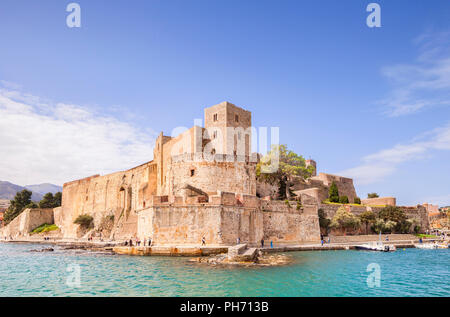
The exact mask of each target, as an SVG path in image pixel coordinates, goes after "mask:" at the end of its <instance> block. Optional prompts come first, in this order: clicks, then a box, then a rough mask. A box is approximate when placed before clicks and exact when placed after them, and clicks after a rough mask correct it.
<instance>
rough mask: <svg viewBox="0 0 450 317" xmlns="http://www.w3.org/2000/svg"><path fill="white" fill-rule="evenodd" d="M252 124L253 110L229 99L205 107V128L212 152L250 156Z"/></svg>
mask: <svg viewBox="0 0 450 317" xmlns="http://www.w3.org/2000/svg"><path fill="white" fill-rule="evenodd" d="M251 126H252V115H251V112H250V111H247V110H244V109H242V108H239V107H237V106H235V105H233V104H232V103H229V102H227V101H224V102H222V103H219V104H218V105H215V106H212V107H209V108H206V109H205V129H206V131H207V132H206V133H207V134H208V136H209V139H210V140H211V146H212V148H211V152H212V153H215V154H225V155H227V156H234V157H241V158H242V157H244V156H245V157H248V156H249V155H250V153H251Z"/></svg>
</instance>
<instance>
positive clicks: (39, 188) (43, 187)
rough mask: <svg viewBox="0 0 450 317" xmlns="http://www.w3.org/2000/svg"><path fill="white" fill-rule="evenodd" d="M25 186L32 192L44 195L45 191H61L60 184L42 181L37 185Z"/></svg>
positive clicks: (53, 192)
mask: <svg viewBox="0 0 450 317" xmlns="http://www.w3.org/2000/svg"><path fill="white" fill-rule="evenodd" d="M25 188H26V189H28V190H31V191H32V192H33V193H36V194H40V195H42V196H44V195H45V194H47V193H52V194H56V193H57V192H62V187H61V186H57V185H53V184H49V183H44V184H39V185H26V186H25Z"/></svg>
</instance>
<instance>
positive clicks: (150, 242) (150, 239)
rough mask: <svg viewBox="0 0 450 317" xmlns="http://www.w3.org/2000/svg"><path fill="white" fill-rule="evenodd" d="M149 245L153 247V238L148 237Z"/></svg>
mask: <svg viewBox="0 0 450 317" xmlns="http://www.w3.org/2000/svg"><path fill="white" fill-rule="evenodd" d="M148 246H149V247H151V246H152V238H151V237H148Z"/></svg>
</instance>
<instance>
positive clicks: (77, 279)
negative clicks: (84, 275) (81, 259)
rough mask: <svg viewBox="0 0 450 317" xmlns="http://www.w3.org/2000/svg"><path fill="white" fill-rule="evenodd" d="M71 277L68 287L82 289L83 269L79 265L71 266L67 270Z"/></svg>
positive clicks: (68, 278) (67, 282) (68, 279)
mask: <svg viewBox="0 0 450 317" xmlns="http://www.w3.org/2000/svg"><path fill="white" fill-rule="evenodd" d="M66 271H67V272H69V275H68V276H67V279H66V285H67V286H69V287H70V288H79V287H81V268H80V266H79V265H78V264H69V265H68V266H67V268H66Z"/></svg>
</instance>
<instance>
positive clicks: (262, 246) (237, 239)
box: [236, 237, 273, 248]
mask: <svg viewBox="0 0 450 317" xmlns="http://www.w3.org/2000/svg"><path fill="white" fill-rule="evenodd" d="M260 243H261V248H264V239H261V241H260ZM236 244H241V238H240V237H237V238H236ZM270 247H271V248H273V241H272V240H270Z"/></svg>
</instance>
